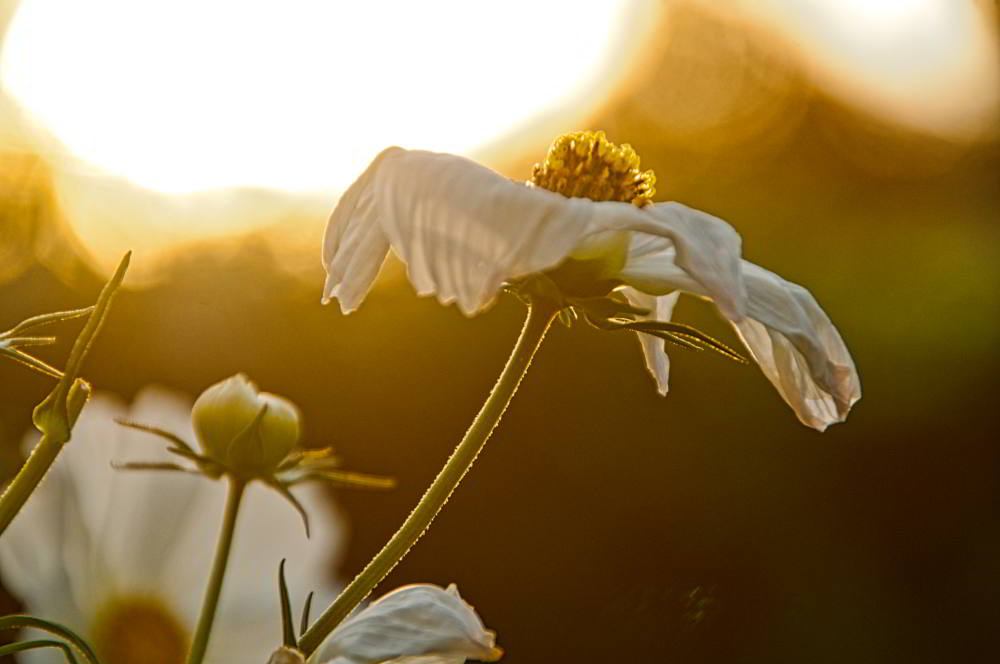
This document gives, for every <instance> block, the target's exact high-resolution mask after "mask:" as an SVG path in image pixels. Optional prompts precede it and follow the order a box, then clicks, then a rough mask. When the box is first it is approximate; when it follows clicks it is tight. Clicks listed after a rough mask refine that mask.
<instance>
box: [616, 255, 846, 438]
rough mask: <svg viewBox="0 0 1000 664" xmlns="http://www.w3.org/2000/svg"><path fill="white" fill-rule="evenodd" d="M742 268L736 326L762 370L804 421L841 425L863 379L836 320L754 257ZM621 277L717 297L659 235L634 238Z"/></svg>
mask: <svg viewBox="0 0 1000 664" xmlns="http://www.w3.org/2000/svg"><path fill="white" fill-rule="evenodd" d="M741 271H742V275H743V279H742V281H743V284H744V286H745V288H746V317H745V318H743V319H742V320H736V321H733V323H732V324H733V326H734V327H735V328H736V331H737V332H738V334H739V335H740V338H741V339H743V342H744V344H746V346H747V348H748V349H749V350H750V353H751V355H753V358H754V359H755V360H756V361H757V363H758V364H759V365H760V367H761V370H762V371H763V372H764V375H765V376H767V378H768V380H770V381H771V383H772V384H773V385H774V386H775V388H777V390H778V392H779V393H780V394H781V396H782V397H783V398H784V399H785V401H786V402H787V403H788V404H789V405H790V406H791V407H792V409H793V410H794V411H795V413H796V415H797V416H798V417H799V419H800V420H801V421H802V423H803V424H806V425H807V426H810V427H813V428H814V429H819V430H820V431H822V430H824V429H825V428H826V427H827V426H829V425H830V424H834V423H836V422H842V421H843V420H844V419H845V418H846V417H847V413H848V411H850V409H851V406H852V405H854V403H855V402H857V400H858V399H860V398H861V384H860V380H859V378H858V374H857V370H856V368H855V366H854V361H853V360H852V359H851V355H850V353H849V352H848V350H847V347H846V345H845V344H844V341H843V339H842V338H841V337H840V334H839V333H838V332H837V330H836V328H835V327H834V326H833V323H831V322H830V319H829V318H828V317H827V315H826V313H824V312H823V310H822V309H821V308H820V306H819V304H818V303H817V302H816V300H815V299H814V298H813V296H812V295H811V294H810V293H809V291H807V290H806V289H804V288H802V287H801V286H799V285H797V284H793V283H791V282H788V281H785V280H784V279H782V278H781V277H779V276H778V275H776V274H774V273H772V272H769V271H767V270H765V269H764V268H762V267H760V266H758V265H755V264H753V263H750V262H749V261H742V262H741ZM623 278H624V279H625V280H626V283H628V284H629V285H630V286H632V287H634V288H636V289H639V290H643V291H647V289H648V290H649V291H651V292H654V293H655V292H659V291H660V290H661V289H663V288H666V287H668V286H669V287H672V288H677V289H681V290H684V291H686V292H689V293H692V294H695V295H698V296H701V297H706V298H710V299H712V293H711V292H710V291H709V290H708V288H707V287H706V286H705V285H704V284H703V283H699V282H698V281H697V280H695V279H694V278H693V276H692V274H691V273H690V272H687V271H685V270H683V269H681V267H679V266H678V265H677V263H676V251H675V249H674V248H673V247H671V246H669V243H665V242H664V241H663V240H661V239H659V238H653V237H635V238H633V242H632V245H631V248H630V256H629V261H628V264H627V265H626V268H625V270H624V271H623Z"/></svg>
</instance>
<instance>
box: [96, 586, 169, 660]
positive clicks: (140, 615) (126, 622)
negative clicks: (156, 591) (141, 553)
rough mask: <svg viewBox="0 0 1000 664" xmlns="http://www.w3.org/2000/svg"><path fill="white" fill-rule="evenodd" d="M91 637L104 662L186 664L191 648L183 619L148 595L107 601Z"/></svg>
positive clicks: (98, 613)
mask: <svg viewBox="0 0 1000 664" xmlns="http://www.w3.org/2000/svg"><path fill="white" fill-rule="evenodd" d="M91 636H92V637H93V641H92V643H93V646H94V649H95V650H96V651H97V655H98V657H100V658H101V661H102V662H104V664H184V660H185V657H186V654H187V649H188V633H187V630H186V629H185V628H184V625H183V624H182V623H181V621H180V620H179V619H178V618H177V616H176V615H174V613H173V612H172V611H171V610H170V609H169V607H167V606H166V605H165V604H164V603H163V602H161V601H160V600H158V599H157V598H155V597H150V596H146V595H125V596H116V597H112V598H111V599H110V600H109V601H107V602H105V603H104V604H103V605H102V606H101V608H100V609H99V610H98V612H97V616H96V619H95V620H94V624H93V627H92V629H91Z"/></svg>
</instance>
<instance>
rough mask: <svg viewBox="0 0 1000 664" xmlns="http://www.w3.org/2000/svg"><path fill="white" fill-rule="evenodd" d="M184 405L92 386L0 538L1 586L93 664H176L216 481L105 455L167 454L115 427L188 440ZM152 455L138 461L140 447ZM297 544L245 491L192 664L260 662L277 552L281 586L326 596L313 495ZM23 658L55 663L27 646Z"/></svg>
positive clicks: (199, 580)
mask: <svg viewBox="0 0 1000 664" xmlns="http://www.w3.org/2000/svg"><path fill="white" fill-rule="evenodd" d="M190 413H191V404H190V402H189V401H187V400H185V399H183V398H181V397H179V396H178V395H176V394H173V393H170V392H166V391H164V390H161V389H156V388H147V389H146V390H144V391H142V392H141V393H140V394H139V395H138V396H137V397H136V399H135V402H134V403H133V404H132V406H131V408H129V407H127V406H125V405H124V404H123V403H121V402H120V401H118V400H117V399H115V398H113V397H110V396H107V395H102V394H98V395H96V396H95V397H94V398H93V399H92V400H91V401H90V403H89V404H88V405H87V407H86V408H85V409H84V410H83V413H82V415H81V416H80V419H79V420H78V422H77V424H76V427H75V429H74V431H73V439H72V441H71V442H70V443H69V444H68V445H67V446H66V447H65V448H64V449H63V451H62V453H61V454H60V456H59V458H58V459H57V460H56V463H55V464H54V465H53V467H52V469H51V470H50V471H49V474H48V476H47V477H46V478H45V480H44V481H43V482H42V484H41V485H40V486H39V488H38V490H37V491H36V492H35V493H34V494H33V495H32V496H31V498H30V499H29V500H28V502H27V503H26V504H25V507H24V509H23V510H22V511H21V513H20V514H18V516H17V518H16V519H15V520H14V522H13V523H12V524H11V526H10V528H9V529H8V530H7V532H6V533H5V534H4V537H3V538H2V539H0V572H2V576H3V582H4V584H5V585H6V586H7V587H8V588H9V589H10V590H11V591H13V592H14V593H15V594H16V595H17V596H18V597H20V598H21V599H22V601H23V602H24V604H25V609H26V610H27V611H29V612H30V613H32V614H35V615H38V616H40V617H44V618H48V619H52V620H56V621H58V622H61V623H63V624H65V625H67V626H69V627H71V628H73V629H75V630H77V631H78V633H80V634H81V635H83V636H84V638H86V639H87V640H88V641H90V642H91V644H92V645H94V646H95V648H96V649H97V651H98V654H99V655H100V656H101V658H102V661H103V662H104V664H183V662H184V658H185V655H186V649H187V645H188V642H189V640H190V637H191V634H192V632H193V628H194V625H195V622H196V621H197V617H198V610H199V607H200V604H201V600H202V595H203V593H204V588H205V583H206V580H207V579H208V574H209V568H210V566H211V562H212V556H213V551H214V548H215V541H216V537H217V531H218V528H219V524H220V522H221V514H222V510H223V505H224V502H225V484H224V483H223V482H213V481H211V480H209V479H207V478H205V477H200V476H194V475H186V474H181V473H158V472H129V471H116V470H114V469H113V468H112V467H111V462H112V461H113V460H114V461H127V460H135V459H141V460H143V461H147V460H149V459H150V458H155V459H158V460H164V461H172V460H174V457H172V456H170V455H168V454H166V452H164V451H163V450H162V448H163V445H162V444H161V441H160V440H159V439H157V438H155V437H153V436H150V435H149V434H146V433H143V432H139V431H135V430H133V429H129V428H126V427H122V426H119V425H118V424H116V423H115V421H114V420H115V419H116V418H127V419H129V420H134V421H138V422H142V423H145V424H150V425H153V426H158V427H161V428H163V429H166V430H169V431H173V432H176V433H178V434H179V435H181V436H182V437H183V438H186V439H187V440H193V439H194V436H193V433H192V431H191V419H190ZM151 455H152V457H151ZM301 498H302V499H303V501H304V502H305V503H306V505H307V507H308V508H309V509H310V511H311V512H313V514H314V519H315V521H314V523H315V527H314V529H313V533H312V538H311V539H309V540H307V539H306V537H305V534H304V531H303V528H302V522H301V521H300V520H299V518H298V516H297V515H296V514H295V512H294V510H292V509H291V508H290V507H289V506H288V504H287V503H285V501H283V500H281V499H280V497H279V496H277V495H276V494H275V493H274V492H273V491H271V490H269V489H267V488H266V487H264V486H259V485H257V484H256V483H255V484H252V485H251V486H250V487H248V489H247V495H246V497H245V498H244V504H243V509H242V510H241V513H240V517H239V522H238V523H237V528H236V535H235V543H234V545H233V551H232V557H231V559H230V563H229V568H228V571H227V574H226V580H225V586H224V588H223V592H222V600H221V603H220V606H219V613H218V616H217V619H216V623H215V628H214V629H213V634H212V640H211V644H210V646H209V651H208V657H207V658H206V660H205V661H206V662H208V663H212V664H232V663H233V662H251V661H265V660H266V658H267V656H268V654H269V653H270V652H271V651H272V650H273V649H274V644H275V643H280V640H281V622H280V607H279V600H278V591H277V584H276V581H275V578H276V574H277V570H278V563H279V561H280V560H281V559H282V558H287V559H288V563H287V566H286V569H287V571H288V578H289V584H290V585H291V586H292V587H293V588H294V589H295V590H296V591H298V592H302V593H305V592H307V591H309V590H315V591H316V593H317V596H316V601H317V603H318V604H317V605H319V606H322V605H324V604H326V603H328V602H329V600H331V599H332V597H333V594H334V592H335V590H336V588H334V587H332V583H331V581H330V577H331V575H330V569H331V565H332V564H333V562H334V561H333V557H334V556H335V555H336V554H337V551H338V550H339V548H340V546H341V543H342V541H343V525H342V523H341V521H340V520H339V519H338V517H337V515H336V514H335V513H334V512H333V511H332V510H331V508H330V507H329V506H328V501H326V500H324V499H323V497H322V496H321V495H320V494H319V492H318V489H317V492H316V493H311V492H310V491H303V492H302V495H301ZM19 657H22V658H24V661H33V662H44V661H51V662H61V661H62V660H61V659H60V657H61V656H60V655H58V654H55V655H53V654H50V653H46V652H42V651H35V653H32V654H30V655H28V656H25V655H19Z"/></svg>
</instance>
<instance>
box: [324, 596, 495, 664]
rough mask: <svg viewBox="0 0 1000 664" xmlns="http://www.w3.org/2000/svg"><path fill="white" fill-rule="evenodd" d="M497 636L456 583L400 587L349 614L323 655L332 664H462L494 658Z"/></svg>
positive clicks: (328, 642) (328, 643)
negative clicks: (442, 586) (462, 595)
mask: <svg viewBox="0 0 1000 664" xmlns="http://www.w3.org/2000/svg"><path fill="white" fill-rule="evenodd" d="M495 640H496V635H495V634H494V633H493V632H492V631H490V630H488V629H486V628H485V627H484V626H483V622H482V620H480V619H479V616H478V615H477V614H476V612H475V610H474V609H473V608H472V607H471V606H469V605H468V604H467V603H466V602H465V600H463V599H462V598H461V596H459V594H458V589H457V588H455V585H454V584H452V585H450V586H448V588H447V589H444V588H439V587H438V586H434V585H429V584H417V585H412V586H404V587H402V588H397V589H396V590H394V591H392V592H391V593H389V594H388V595H385V596H384V597H382V598H380V599H379V600H377V601H375V602H373V603H372V604H370V605H369V606H368V607H366V608H365V609H363V610H361V611H359V612H358V613H356V614H355V615H353V616H351V617H350V618H348V619H347V620H345V621H344V622H343V623H341V624H340V625H339V626H338V627H337V629H335V630H334V631H333V634H331V635H330V639H329V640H328V641H327V644H326V646H325V648H324V649H323V655H322V657H321V658H320V659H321V660H322V661H324V662H329V664H376V663H384V664H463V663H464V662H465V661H466V660H467V659H474V660H477V661H484V662H493V661H496V660H498V659H499V658H500V656H501V655H502V654H503V651H502V650H500V648H497V647H496V644H495Z"/></svg>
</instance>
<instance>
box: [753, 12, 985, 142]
mask: <svg viewBox="0 0 1000 664" xmlns="http://www.w3.org/2000/svg"><path fill="white" fill-rule="evenodd" d="M744 6H745V7H748V8H750V11H752V12H753V13H756V14H758V15H761V16H763V17H764V18H765V19H766V20H768V21H769V22H771V23H773V24H774V25H776V26H777V27H779V28H780V29H781V30H782V32H783V33H784V34H785V35H786V36H787V37H788V38H789V39H790V40H791V41H793V42H795V43H796V44H797V46H798V47H799V50H800V52H801V54H802V56H803V57H804V58H805V59H806V61H807V62H809V63H810V64H811V66H812V69H813V71H814V72H815V73H816V75H817V80H818V82H820V83H821V84H822V85H824V86H825V87H827V88H829V89H830V90H831V91H833V92H835V93H837V94H839V95H840V96H843V97H846V98H847V99H849V100H850V101H851V102H852V103H854V104H857V105H861V106H863V107H866V108H869V109H870V110H872V111H875V112H877V113H879V114H883V115H888V116H890V117H892V118H893V119H895V120H896V121H899V122H901V123H903V124H905V125H908V126H912V127H914V128H916V129H920V130H925V131H931V132H935V133H940V134H943V135H951V136H957V137H960V136H963V135H966V136H968V135H975V134H978V133H979V132H982V131H984V130H986V131H993V130H994V129H995V127H992V126H990V125H992V124H994V123H995V113H996V109H997V104H998V88H1000V86H998V84H997V81H998V79H1000V67H998V62H1000V59H998V49H997V35H996V31H995V30H991V27H990V26H991V22H992V21H993V20H995V16H991V14H992V13H993V12H992V10H990V9H989V8H988V7H987V6H986V3H976V2H975V1H974V0H877V1H876V0H816V1H815V2H798V1H796V0H766V1H764V2H759V3H753V2H746V3H744Z"/></svg>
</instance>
